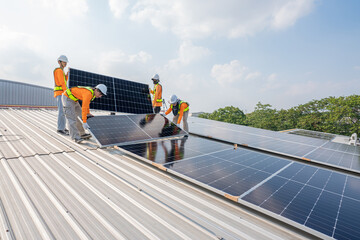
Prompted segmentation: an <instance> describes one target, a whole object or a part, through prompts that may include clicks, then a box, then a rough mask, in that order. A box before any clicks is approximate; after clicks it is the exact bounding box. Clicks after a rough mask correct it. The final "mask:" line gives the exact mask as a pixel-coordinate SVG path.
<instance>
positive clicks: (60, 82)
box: [54, 55, 69, 134]
mask: <svg viewBox="0 0 360 240" xmlns="http://www.w3.org/2000/svg"><path fill="white" fill-rule="evenodd" d="M57 61H58V64H59V67H58V68H55V70H54V81H55V86H54V98H56V103H57V107H58V120H57V132H58V133H61V134H69V131H68V130H67V129H65V125H66V123H65V115H64V110H63V105H62V101H61V95H62V94H63V92H64V91H65V90H66V89H67V80H68V73H66V74H65V72H64V68H65V67H66V65H67V63H68V62H69V60H68V58H67V57H66V56H65V55H61V56H60V57H58V59H57Z"/></svg>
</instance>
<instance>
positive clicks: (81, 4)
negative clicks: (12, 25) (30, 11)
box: [29, 0, 89, 18]
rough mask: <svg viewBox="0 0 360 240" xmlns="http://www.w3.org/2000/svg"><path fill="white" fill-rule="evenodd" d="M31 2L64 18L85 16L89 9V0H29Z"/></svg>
mask: <svg viewBox="0 0 360 240" xmlns="http://www.w3.org/2000/svg"><path fill="white" fill-rule="evenodd" d="M29 2H30V3H32V5H33V6H41V7H43V8H46V9H47V11H50V12H55V13H56V14H57V15H58V16H60V17H64V18H70V17H73V16H84V15H85V14H86V13H87V11H88V10H89V6H88V3H87V0H61V1H58V0H29Z"/></svg>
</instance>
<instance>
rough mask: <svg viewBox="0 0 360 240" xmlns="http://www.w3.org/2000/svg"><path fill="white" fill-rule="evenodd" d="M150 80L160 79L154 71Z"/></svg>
mask: <svg viewBox="0 0 360 240" xmlns="http://www.w3.org/2000/svg"><path fill="white" fill-rule="evenodd" d="M151 80H158V81H160V77H159V74H157V73H156V74H155V75H154V76H153V77H152V78H151Z"/></svg>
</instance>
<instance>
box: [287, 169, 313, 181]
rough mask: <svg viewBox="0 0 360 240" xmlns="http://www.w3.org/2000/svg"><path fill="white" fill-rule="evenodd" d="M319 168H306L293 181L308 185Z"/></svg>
mask: <svg viewBox="0 0 360 240" xmlns="http://www.w3.org/2000/svg"><path fill="white" fill-rule="evenodd" d="M317 169H318V168H315V167H312V166H305V167H304V168H302V169H301V170H300V171H299V172H298V173H297V174H296V175H295V176H294V177H293V178H291V180H293V181H297V182H301V183H306V182H308V181H309V179H310V178H311V177H312V176H313V175H314V173H315V172H316V170H317Z"/></svg>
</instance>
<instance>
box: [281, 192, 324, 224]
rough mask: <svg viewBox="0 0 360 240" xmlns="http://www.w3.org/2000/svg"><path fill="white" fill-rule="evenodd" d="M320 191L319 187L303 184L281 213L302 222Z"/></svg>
mask: <svg viewBox="0 0 360 240" xmlns="http://www.w3.org/2000/svg"><path fill="white" fill-rule="evenodd" d="M320 193H321V190H320V189H317V188H314V187H309V186H305V187H304V188H303V189H302V190H301V191H300V193H299V194H298V195H297V196H296V198H295V199H294V200H293V201H292V202H291V203H290V205H289V206H288V207H287V208H286V209H285V210H284V211H283V212H282V214H281V215H282V216H284V217H286V218H289V219H291V220H293V221H295V222H298V223H300V224H304V223H305V221H306V219H307V217H308V216H309V214H310V212H311V210H312V208H313V207H314V203H315V202H316V200H317V198H318V197H319V195H320Z"/></svg>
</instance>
